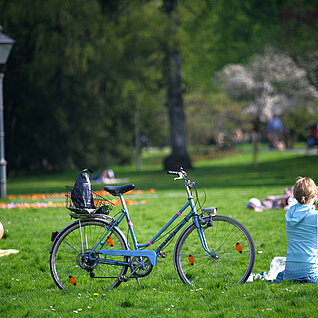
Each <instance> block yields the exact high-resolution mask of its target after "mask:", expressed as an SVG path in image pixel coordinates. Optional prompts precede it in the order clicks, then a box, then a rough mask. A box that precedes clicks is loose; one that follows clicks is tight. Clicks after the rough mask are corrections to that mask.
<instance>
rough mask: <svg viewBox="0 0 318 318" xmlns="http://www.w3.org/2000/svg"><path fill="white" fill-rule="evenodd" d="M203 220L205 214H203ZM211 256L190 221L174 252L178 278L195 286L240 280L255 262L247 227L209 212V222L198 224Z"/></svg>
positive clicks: (239, 281)
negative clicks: (211, 219)
mask: <svg viewBox="0 0 318 318" xmlns="http://www.w3.org/2000/svg"><path fill="white" fill-rule="evenodd" d="M204 220H205V221H206V222H207V221H208V220H209V217H208V216H207V217H204ZM202 230H203V233H204V236H205V239H206V243H207V246H208V248H209V250H210V251H211V252H213V253H216V254H217V255H218V258H217V259H216V258H213V257H211V256H210V255H209V254H208V253H207V252H206V251H205V250H204V249H203V247H202V244H201V241H200V238H199V235H198V231H197V227H196V225H195V223H194V222H193V223H191V224H190V225H189V226H188V227H187V228H186V229H185V230H184V231H183V232H182V234H181V235H180V237H179V239H178V241H177V243H176V247H175V252H174V262H175V267H176V269H177V271H178V274H179V276H180V278H181V280H182V281H183V282H184V283H186V284H189V285H195V286H196V287H202V288H207V287H218V286H223V285H224V284H231V283H244V282H245V281H246V280H247V278H248V277H249V275H250V274H251V272H252V270H253V267H254V263H255V247H254V243H253V239H252V237H251V235H250V234H249V232H248V231H247V229H246V228H245V227H244V226H243V225H242V224H241V223H239V222H238V221H236V220H234V219H232V218H229V217H226V216H219V215H216V216H213V225H212V226H208V225H207V223H206V224H203V225H202Z"/></svg>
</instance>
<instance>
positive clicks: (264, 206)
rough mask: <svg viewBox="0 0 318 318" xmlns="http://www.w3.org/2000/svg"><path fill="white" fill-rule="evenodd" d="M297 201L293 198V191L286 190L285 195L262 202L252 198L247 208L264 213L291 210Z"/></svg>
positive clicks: (275, 196)
mask: <svg viewBox="0 0 318 318" xmlns="http://www.w3.org/2000/svg"><path fill="white" fill-rule="evenodd" d="M296 203H297V201H296V199H295V198H294V197H293V191H292V189H288V188H286V189H285V191H284V194H283V195H270V196H268V197H266V198H265V199H264V200H262V201H260V200H259V199H257V198H252V199H250V200H249V201H248V203H247V208H248V209H252V210H254V211H255V212H263V211H264V210H276V209H282V208H284V209H285V210H287V209H289V208H290V207H291V206H292V205H294V204H296Z"/></svg>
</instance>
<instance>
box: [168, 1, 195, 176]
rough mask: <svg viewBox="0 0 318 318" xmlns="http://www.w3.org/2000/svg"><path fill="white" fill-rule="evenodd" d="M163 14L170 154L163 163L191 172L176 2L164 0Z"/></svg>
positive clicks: (169, 167) (172, 167)
mask: <svg viewBox="0 0 318 318" xmlns="http://www.w3.org/2000/svg"><path fill="white" fill-rule="evenodd" d="M163 8H164V12H165V13H166V14H167V17H168V19H167V30H166V41H165V42H164V43H163V51H164V55H165V56H164V65H163V74H164V77H165V79H166V85H167V103H166V104H167V107H168V112H169V123H170V141H171V148H172V153H171V155H170V156H168V157H167V158H165V160H164V168H165V169H166V170H179V169H180V167H183V168H192V164H191V160H190V157H189V154H188V151H187V146H186V133H185V115H184V107H183V96H182V95H183V92H182V74H181V53H180V49H179V43H178V38H177V30H178V24H179V18H178V15H179V13H178V12H177V0H164V1H163Z"/></svg>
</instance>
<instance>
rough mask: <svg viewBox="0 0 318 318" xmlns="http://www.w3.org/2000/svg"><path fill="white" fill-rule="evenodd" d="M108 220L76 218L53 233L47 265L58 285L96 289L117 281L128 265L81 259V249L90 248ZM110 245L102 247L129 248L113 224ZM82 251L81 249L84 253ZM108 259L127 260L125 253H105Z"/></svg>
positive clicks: (105, 226) (61, 287)
mask: <svg viewBox="0 0 318 318" xmlns="http://www.w3.org/2000/svg"><path fill="white" fill-rule="evenodd" d="M109 224H110V223H109V222H107V221H104V220H98V219H93V220H92V219H88V220H82V221H80V222H79V221H75V222H73V223H72V224H70V225H69V226H67V227H66V228H64V229H63V230H62V231H61V232H60V233H59V235H58V237H56V239H55V241H54V242H53V245H52V248H51V257H50V269H51V274H52V277H53V280H54V281H55V283H56V284H57V286H58V287H59V288H60V289H63V290H68V289H70V288H72V289H75V288H76V290H78V291H80V290H83V291H84V290H86V289H91V290H93V291H95V292H97V291H99V290H100V291H101V290H108V289H111V288H115V287H117V286H119V285H120V283H121V277H123V276H124V275H125V274H126V272H127V269H128V266H127V265H108V264H102V263H100V262H99V256H101V257H103V258H104V256H103V255H102V254H101V255H98V254H97V253H96V254H95V255H94V256H95V257H96V258H97V260H96V261H88V262H86V263H85V262H84V261H83V260H84V257H83V255H84V253H87V251H89V250H91V249H92V248H93V247H94V246H95V245H96V244H97V243H98V241H99V240H100V239H101V238H102V236H103V235H104V234H105V230H106V229H108V228H109ZM109 237H111V238H112V244H111V245H113V246H110V245H109V244H105V245H104V247H103V249H125V250H127V249H128V244H127V240H126V238H125V236H124V235H123V233H122V232H121V231H120V230H119V229H118V228H117V227H114V228H113V229H112V231H111V232H110V233H109ZM83 251H84V253H83ZM107 260H116V261H125V262H127V261H128V257H127V256H125V257H124V256H107Z"/></svg>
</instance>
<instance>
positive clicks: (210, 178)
mask: <svg viewBox="0 0 318 318" xmlns="http://www.w3.org/2000/svg"><path fill="white" fill-rule="evenodd" d="M317 168H318V157H316V156H300V157H299V156H295V157H291V158H285V159H277V160H273V161H268V162H262V163H260V164H259V165H258V167H253V166H252V165H251V164H250V162H245V163H238V164H236V163H226V164H224V165H222V164H220V162H218V163H217V164H211V163H209V162H207V163H206V164H205V163H201V165H200V166H197V167H195V169H193V170H190V171H188V175H189V177H190V178H192V179H194V180H196V181H198V182H199V183H200V184H201V185H202V186H203V187H204V188H242V187H266V186H275V187H291V186H292V185H293V184H294V183H295V180H296V178H297V177H298V176H300V175H301V176H308V177H311V178H313V179H315V180H317V181H318V169H317ZM129 179H130V180H131V182H133V183H135V184H136V188H141V189H147V188H152V187H153V188H155V189H156V190H163V191H164V190H172V189H175V190H177V189H183V184H182V182H178V183H177V182H173V177H172V176H169V175H167V174H166V173H165V172H164V171H162V170H157V171H154V170H151V171H150V170H149V171H143V172H139V173H138V172H132V173H129Z"/></svg>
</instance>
